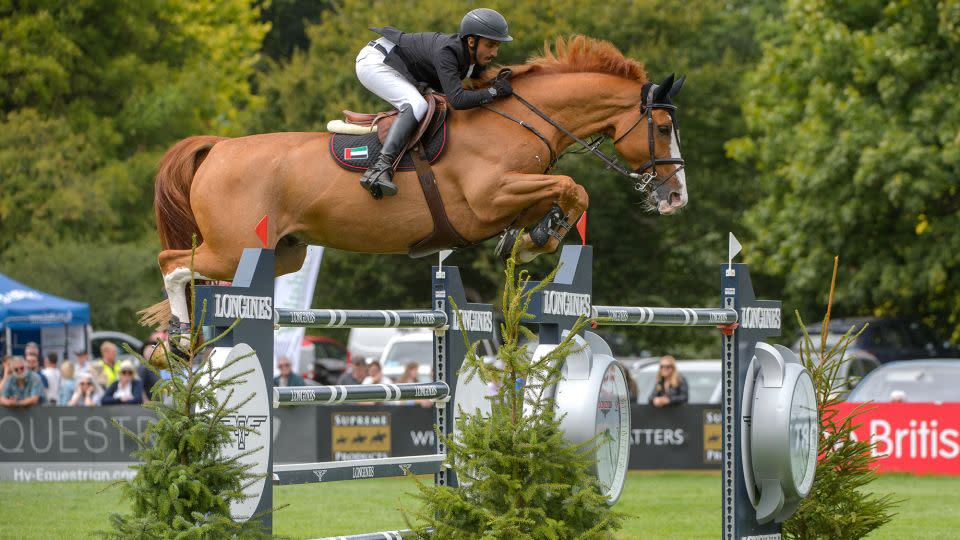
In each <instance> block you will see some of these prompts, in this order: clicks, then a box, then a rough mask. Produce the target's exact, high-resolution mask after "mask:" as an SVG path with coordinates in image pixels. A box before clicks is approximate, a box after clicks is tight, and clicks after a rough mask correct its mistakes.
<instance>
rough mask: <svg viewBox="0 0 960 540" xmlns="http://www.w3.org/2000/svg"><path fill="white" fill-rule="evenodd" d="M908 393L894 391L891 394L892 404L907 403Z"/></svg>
mask: <svg viewBox="0 0 960 540" xmlns="http://www.w3.org/2000/svg"><path fill="white" fill-rule="evenodd" d="M906 401H907V393H906V392H904V391H903V390H893V391H891V392H890V403H906Z"/></svg>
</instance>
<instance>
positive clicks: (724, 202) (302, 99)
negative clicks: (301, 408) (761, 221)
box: [253, 0, 759, 352]
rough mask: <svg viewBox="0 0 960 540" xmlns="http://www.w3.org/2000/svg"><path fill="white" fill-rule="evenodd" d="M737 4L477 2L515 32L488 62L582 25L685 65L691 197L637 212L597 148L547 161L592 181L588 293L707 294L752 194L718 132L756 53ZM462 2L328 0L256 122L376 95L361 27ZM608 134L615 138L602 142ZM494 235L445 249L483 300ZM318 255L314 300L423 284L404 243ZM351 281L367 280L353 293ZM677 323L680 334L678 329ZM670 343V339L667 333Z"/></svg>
mask: <svg viewBox="0 0 960 540" xmlns="http://www.w3.org/2000/svg"><path fill="white" fill-rule="evenodd" d="M743 5H744V4H743V3H738V2H733V3H730V2H720V1H714V0H708V1H706V2H701V3H700V4H699V5H698V8H697V9H695V10H694V9H688V8H687V7H685V6H683V5H682V4H678V3H675V2H673V3H672V2H667V1H665V0H643V1H637V2H631V3H630V6H629V8H628V9H624V6H623V5H622V4H616V3H614V4H603V3H601V4H597V3H584V2H575V1H573V0H558V1H554V2H547V3H540V2H528V3H518V4H517V3H502V2H493V3H492V4H488V6H489V7H492V8H494V9H498V10H500V11H501V12H502V13H503V14H504V15H505V16H506V17H507V19H508V21H509V24H510V33H511V35H513V37H514V38H515V39H514V41H513V42H511V43H508V44H505V45H504V46H503V47H501V49H500V56H499V57H498V58H497V62H498V63H503V64H510V63H519V62H522V61H524V60H525V59H526V58H527V57H528V56H531V55H533V54H536V53H537V52H538V51H539V50H540V49H541V48H542V46H543V43H544V41H553V39H554V38H555V37H557V36H560V35H569V34H572V33H582V34H586V35H590V36H593V37H598V38H602V39H607V40H610V41H612V42H613V43H614V44H615V45H617V46H618V47H619V48H620V49H621V50H622V51H624V52H625V53H626V54H628V55H629V56H631V57H633V58H637V59H639V60H641V61H644V62H645V63H646V64H647V68H648V72H649V73H650V76H651V78H652V79H656V80H660V79H662V78H663V77H665V76H666V75H667V74H668V73H669V72H677V73H683V74H686V75H687V76H688V80H687V84H686V86H685V88H684V91H683V93H682V94H681V95H680V97H679V98H678V100H677V103H678V105H679V106H680V113H679V114H680V125H681V129H682V132H683V142H684V147H683V150H684V151H683V154H684V158H685V159H687V180H688V184H689V191H690V205H689V207H688V210H686V211H685V212H683V213H682V214H680V215H679V216H674V217H660V216H656V215H654V214H650V213H645V212H644V211H643V210H641V207H640V202H641V199H640V197H639V196H637V195H636V194H635V192H634V191H633V189H632V187H631V184H630V182H628V181H627V180H626V179H623V178H621V177H620V176H618V175H616V174H615V173H611V172H609V171H606V170H604V168H603V166H602V164H601V163H600V162H599V161H598V160H596V158H593V157H590V156H571V157H568V158H564V160H563V161H561V163H560V167H559V169H558V172H560V173H564V174H570V175H571V176H573V178H575V179H577V180H579V181H580V182H582V183H583V184H584V185H586V186H587V188H588V190H589V192H590V197H591V208H590V211H589V221H588V223H589V227H588V229H589V231H588V232H589V236H588V240H590V241H591V242H592V243H594V244H595V245H596V246H597V254H598V258H599V259H600V260H602V261H603V263H602V264H603V273H602V274H599V276H602V277H598V280H597V285H596V293H597V294H596V298H597V299H598V301H608V302H609V301H610V300H609V299H614V298H615V299H618V302H621V301H622V302H625V303H626V302H629V303H637V304H655V305H656V304H659V305H669V304H672V305H685V304H691V305H693V304H700V305H711V304H715V303H716V296H717V295H716V280H715V279H714V277H715V276H714V273H715V272H714V269H715V268H716V265H717V264H718V263H719V262H722V261H723V260H724V258H725V250H726V236H725V235H726V231H728V230H734V231H736V232H738V234H739V233H740V231H739V227H740V225H739V224H738V223H737V220H738V216H739V215H740V214H741V213H742V212H743V211H745V210H746V209H747V207H748V206H749V204H750V202H751V201H753V200H756V198H757V197H758V196H759V193H758V190H757V188H756V186H755V185H753V184H750V183H745V182H743V181H741V180H740V179H741V178H743V177H746V176H747V174H746V172H745V171H747V170H748V168H747V167H746V166H745V165H742V164H738V163H736V162H734V161H732V160H730V159H729V158H727V156H726V155H725V151H724V148H723V141H725V140H727V139H730V138H734V137H738V136H740V135H742V134H743V133H744V132H745V127H744V121H743V119H742V117H741V116H740V114H739V113H738V110H737V108H736V107H735V106H734V105H733V104H734V103H735V101H736V96H737V94H738V91H739V80H740V76H741V74H743V73H744V72H745V71H746V70H747V69H749V68H751V67H752V65H753V64H752V63H753V61H754V59H755V58H756V57H757V56H758V51H757V47H756V45H755V44H754V41H753V25H752V22H751V20H752V19H750V18H749V17H747V11H746V9H745V8H744V7H743ZM473 7H476V6H475V5H473V4H471V3H468V2H440V1H438V0H428V1H425V2H417V3H415V4H414V3H401V4H397V3H395V2H383V1H375V2H360V1H358V0H346V1H344V2H340V3H338V4H337V5H336V6H335V7H334V8H333V9H330V10H328V11H324V12H323V14H322V17H321V18H320V23H319V24H317V25H308V27H307V36H308V37H309V39H310V46H309V48H307V49H303V50H295V51H294V53H293V54H292V56H291V57H290V58H289V59H288V60H284V61H280V62H273V63H271V64H270V65H269V68H268V70H267V72H266V73H265V74H264V75H263V76H262V77H261V78H260V80H259V81H258V84H259V85H260V88H261V90H262V92H263V95H264V100H265V102H266V106H265V107H264V108H263V109H262V112H261V114H260V115H259V116H258V118H257V119H255V121H254V123H253V126H254V127H253V129H254V130H255V131H275V130H323V129H324V128H325V125H326V122H327V120H329V119H331V118H335V117H337V116H338V115H339V113H340V110H341V109H353V110H379V109H383V108H385V107H387V105H386V104H385V103H382V102H380V100H379V99H378V98H376V97H375V96H373V95H372V94H370V93H369V92H368V91H366V90H365V89H364V88H363V87H362V86H361V85H360V83H359V81H357V79H356V74H355V71H354V59H355V57H356V54H357V52H358V51H359V49H360V48H361V47H362V46H363V45H364V44H365V43H366V42H367V41H369V40H370V39H373V38H375V37H376V34H374V33H373V32H370V31H368V30H367V28H368V27H371V26H379V25H384V24H390V25H393V26H396V27H398V28H401V29H403V30H406V31H411V32H415V31H444V32H455V31H457V28H458V25H459V21H460V18H461V17H462V16H463V14H464V13H466V12H467V11H469V10H470V9H472V8H473ZM638 100H639V96H638ZM607 147H608V148H607V150H610V151H612V148H610V147H609V144H608V145H607ZM441 181H442V179H441ZM575 237H576V233H571V239H570V240H569V241H577V240H576V238H575ZM492 247H493V242H488V243H487V244H485V245H484V246H481V247H475V248H470V249H466V250H463V251H461V252H459V253H457V254H455V255H454V257H453V258H452V259H451V263H452V264H458V265H460V266H461V267H462V268H466V267H469V268H470V269H471V272H472V273H474V275H471V276H466V278H467V279H469V283H471V284H475V286H476V287H477V291H478V293H479V295H480V296H481V297H483V298H488V299H489V298H492V297H494V296H495V294H496V292H495V291H496V283H497V281H498V280H497V276H498V274H499V272H500V270H499V268H500V265H499V263H498V262H496V261H494V259H493V257H492V253H491V252H492ZM325 257H326V259H325V261H324V270H323V271H324V275H325V276H326V275H331V274H332V275H333V276H335V278H333V279H335V280H336V286H331V287H321V288H318V290H317V297H316V302H315V303H316V304H317V305H348V304H349V305H356V306H357V307H361V305H358V304H357V302H361V303H363V305H368V306H373V305H378V304H379V305H388V304H389V305H411V306H412V305H418V304H422V302H423V298H422V296H418V295H417V294H418V291H420V290H424V289H423V288H422V287H419V288H418V287H416V286H415V285H414V284H417V285H419V284H420V281H418V280H421V277H420V276H423V275H425V272H424V268H425V267H426V266H427V265H428V264H429V262H411V261H410V260H409V259H408V258H406V257H405V256H402V255H397V256H369V255H354V254H347V253H342V252H336V251H329V252H328V253H327V255H325ZM542 259H543V260H538V261H536V262H535V263H534V264H533V265H532V266H531V268H532V269H535V270H537V271H542V270H546V269H548V268H549V267H550V265H551V264H552V263H553V262H554V261H555V260H556V258H555V256H550V257H543V258H542ZM431 262H432V261H431ZM361 287H362V289H361ZM358 290H364V291H365V292H364V294H362V295H357V293H356V291H358ZM403 291H408V293H407V294H406V295H405V294H404V293H403ZM409 292H412V293H413V295H409ZM358 296H360V297H361V298H360V299H358ZM604 299H607V300H604ZM678 332H679V333H683V334H684V335H683V337H682V338H680V339H677V334H678ZM631 336H643V337H639V338H637V340H638V341H640V343H641V344H643V345H645V346H647V347H652V346H653V344H654V343H657V342H659V343H663V341H664V340H665V339H666V334H665V333H664V331H661V330H652V331H651V332H644V333H643V334H640V333H632V334H631ZM670 336H672V337H670V338H669V339H670V340H671V341H674V342H680V341H691V340H692V342H693V344H694V345H693V348H694V349H697V348H701V347H702V348H706V350H712V348H713V347H714V346H715V340H712V339H710V337H709V336H707V337H705V338H700V336H703V334H699V333H693V332H685V331H683V330H681V331H673V333H671V334H670ZM698 339H700V341H698ZM669 350H670V351H671V352H677V350H676V349H674V348H672V345H671V348H670V349H669ZM689 350H690V349H688V351H689Z"/></svg>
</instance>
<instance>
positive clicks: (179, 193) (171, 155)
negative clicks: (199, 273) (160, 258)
mask: <svg viewBox="0 0 960 540" xmlns="http://www.w3.org/2000/svg"><path fill="white" fill-rule="evenodd" d="M225 138H226V137H216V136H212V135H197V136H194V137H187V138H186V139H183V140H182V141H180V142H178V143H177V144H175V145H173V146H172V147H170V149H169V150H167V153H166V154H164V155H163V157H162V158H160V163H159V164H157V181H156V185H155V187H154V199H153V210H154V212H156V215H157V232H158V233H159V234H160V245H161V246H162V247H163V249H190V248H191V247H192V246H193V235H194V234H196V235H197V243H199V242H200V241H201V240H202V238H200V227H198V226H197V220H196V219H195V218H194V217H193V209H191V208H190V185H191V184H193V175H194V174H196V172H197V168H198V167H200V164H201V163H203V160H204V159H206V157H207V153H209V152H210V149H211V148H213V145H215V144H217V143H218V142H220V141H222V140H223V139H225ZM137 314H138V315H139V316H140V317H139V320H140V324H141V325H143V326H147V327H151V328H158V329H159V328H160V327H161V326H162V325H164V324H166V323H167V322H168V321H169V320H170V301H169V300H163V301H162V302H159V303H157V304H154V305H152V306H150V307H148V308H146V309H143V310H140V311H138V312H137Z"/></svg>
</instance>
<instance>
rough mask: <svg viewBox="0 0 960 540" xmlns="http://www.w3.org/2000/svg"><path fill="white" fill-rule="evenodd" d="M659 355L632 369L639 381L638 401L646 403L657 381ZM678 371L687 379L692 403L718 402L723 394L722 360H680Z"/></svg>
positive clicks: (637, 381)
mask: <svg viewBox="0 0 960 540" xmlns="http://www.w3.org/2000/svg"><path fill="white" fill-rule="evenodd" d="M658 369H660V361H659V357H658V358H655V359H652V361H651V362H649V363H646V364H643V365H642V366H641V367H639V368H636V367H635V368H633V369H631V370H630V376H631V377H633V380H634V382H636V383H637V403H640V404H642V405H646V404H647V403H648V400H649V399H650V394H652V393H653V388H654V386H655V385H656V382H657V370H658ZM677 371H678V372H679V373H680V374H681V375H683V377H684V378H685V379H686V380H687V392H688V395H689V400H688V401H687V403H690V404H717V403H720V399H721V396H722V392H723V390H722V384H723V381H722V377H721V363H720V360H678V361H677Z"/></svg>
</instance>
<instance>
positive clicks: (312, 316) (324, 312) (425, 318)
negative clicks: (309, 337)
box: [274, 308, 447, 328]
mask: <svg viewBox="0 0 960 540" xmlns="http://www.w3.org/2000/svg"><path fill="white" fill-rule="evenodd" d="M274 311H275V313H276V317H275V322H276V324H277V325H278V326H302V327H304V328H443V327H444V326H446V325H447V314H446V313H444V312H442V311H433V310H419V309H406V310H399V309H397V310H394V309H286V308H277V309H276V310H274Z"/></svg>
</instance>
